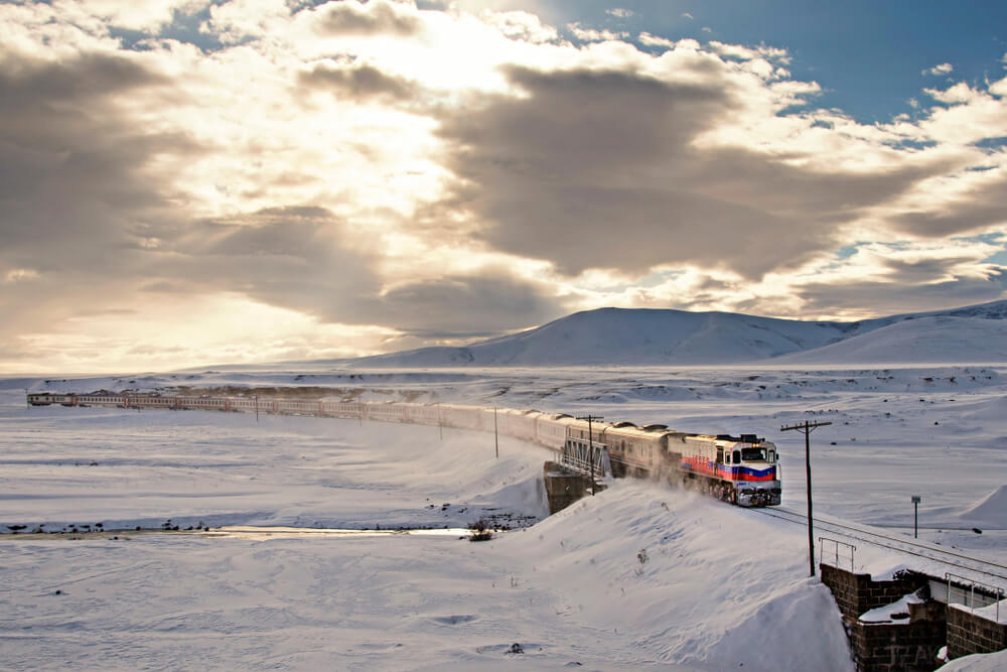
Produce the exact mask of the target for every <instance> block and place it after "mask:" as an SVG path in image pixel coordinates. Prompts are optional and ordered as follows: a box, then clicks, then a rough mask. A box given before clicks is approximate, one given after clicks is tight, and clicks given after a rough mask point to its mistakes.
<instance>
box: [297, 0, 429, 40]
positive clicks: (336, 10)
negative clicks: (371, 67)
mask: <svg viewBox="0 0 1007 672" xmlns="http://www.w3.org/2000/svg"><path fill="white" fill-rule="evenodd" d="M314 25H315V29H316V30H317V31H318V32H319V33H321V34H323V35H327V36H348V35H352V36H361V35H363V36H367V35H377V34H380V35H390V36H397V37H410V36H413V35H417V34H419V33H420V32H421V31H422V28H423V23H422V21H421V20H420V19H419V17H418V15H417V13H416V8H415V6H413V5H410V4H409V3H405V2H394V1H393V0H370V1H369V2H361V1H360V0H341V1H340V2H330V3H327V4H326V5H323V6H322V8H321V9H320V10H318V11H317V13H316V18H315V22H314Z"/></svg>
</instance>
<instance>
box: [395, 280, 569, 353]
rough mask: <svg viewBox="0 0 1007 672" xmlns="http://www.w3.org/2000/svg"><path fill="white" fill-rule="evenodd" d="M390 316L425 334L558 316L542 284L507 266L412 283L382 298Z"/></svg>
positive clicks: (474, 331)
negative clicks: (521, 277)
mask: <svg viewBox="0 0 1007 672" xmlns="http://www.w3.org/2000/svg"><path fill="white" fill-rule="evenodd" d="M381 305H382V310H383V311H386V312H388V313H389V317H388V318H387V319H388V320H389V321H394V320H398V321H399V325H400V327H399V328H403V329H405V330H406V331H409V332H412V333H414V334H417V335H419V336H423V337H425V338H457V337H461V336H466V337H475V336H485V335H490V334H496V333H500V332H501V331H508V330H512V329H515V328H522V327H532V326H536V325H538V324H541V323H543V322H546V321H548V320H551V319H555V318H556V317H559V316H560V315H561V314H562V313H563V311H562V309H561V307H560V305H559V303H558V302H557V301H556V300H555V299H554V298H551V297H549V296H547V295H546V294H545V293H544V291H543V289H542V288H539V287H535V286H533V285H530V284H529V283H527V282H525V281H522V280H519V279H517V278H514V277H513V276H511V275H510V274H508V273H506V272H505V271H502V270H500V271H489V272H483V273H481V274H480V275H478V276H461V275H455V276H449V277H444V278H438V279H436V280H428V281H422V282H416V283H411V284H408V285H404V286H401V287H397V288H395V289H393V290H391V291H389V292H387V293H386V294H385V295H384V296H383V297H382V298H381Z"/></svg>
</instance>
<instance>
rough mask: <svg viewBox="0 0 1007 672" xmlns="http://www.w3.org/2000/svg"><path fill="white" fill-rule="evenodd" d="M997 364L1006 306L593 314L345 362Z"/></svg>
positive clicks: (1005, 352)
mask: <svg viewBox="0 0 1007 672" xmlns="http://www.w3.org/2000/svg"><path fill="white" fill-rule="evenodd" d="M765 360H773V361H779V362H780V363H794V364H833V363H848V364H857V363H879V362H886V363H898V362H906V363H912V362H945V363H956V362H969V363H973V362H1004V361H1007V300H1004V301H996V302H993V303H986V304H981V305H975V306H966V307H963V308H954V309H949V310H943V311H933V312H928V313H910V314H904V315H894V316H890V317H883V318H877V319H873V320H864V321H860V322H814V321H801V320H783V319H775V318H768V317H757V316H752V315H744V314H738V313H721V312H706V313H694V312H688V311H681V310H652V309H621V308H602V309H599V310H592V311H586V312H581V313H575V314H573V315H569V316H567V317H564V318H561V319H558V320H555V321H554V322H549V323H548V324H545V325H543V326H541V327H538V328H536V329H531V330H529V331H525V332H522V333H519V334H514V335H510V336H504V337H500V338H495V339H491V340H487V341H481V342H478V343H473V344H471V345H468V346H464V347H434V348H422V349H419V350H410V351H405V352H399V353H392V354H388V355H380V356H377V357H367V358H362V359H359V360H354V363H355V364H359V365H365V366H396V367H417V366H419V367H429V366H578V365H638V364H647V365H717V364H737V363H752V362H761V361H765Z"/></svg>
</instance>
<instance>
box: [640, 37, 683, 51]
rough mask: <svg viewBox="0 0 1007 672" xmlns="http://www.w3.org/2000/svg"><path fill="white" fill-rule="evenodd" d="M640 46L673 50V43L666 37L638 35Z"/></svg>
mask: <svg viewBox="0 0 1007 672" xmlns="http://www.w3.org/2000/svg"><path fill="white" fill-rule="evenodd" d="M639 39H640V44H642V45H644V46H646V47H664V48H665V49H674V48H675V41H674V40H669V39H668V38H666V37H659V36H657V35H651V34H650V33H640V38H639Z"/></svg>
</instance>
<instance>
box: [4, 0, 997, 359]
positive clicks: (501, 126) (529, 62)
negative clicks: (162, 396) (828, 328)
mask: <svg viewBox="0 0 1007 672" xmlns="http://www.w3.org/2000/svg"><path fill="white" fill-rule="evenodd" d="M120 4H121V3H120ZM505 5H509V3H504V2H499V3H496V4H495V5H494V7H497V8H499V7H503V6H505ZM423 6H424V7H429V6H430V5H429V4H426V3H424V5H423ZM467 7H471V8H472V11H467V9H466V8H467ZM486 8H487V5H486V4H485V3H461V4H453V5H451V6H450V7H448V6H447V5H445V7H444V10H443V11H437V10H429V9H420V8H418V7H417V6H416V5H415V4H413V3H411V2H392V1H391V0H371V1H370V2H366V3H365V2H360V1H358V0H343V1H340V2H328V3H299V2H286V1H285V0H231V1H228V2H214V3H212V4H207V3H205V2H196V1H195V0H193V2H191V3H190V2H176V3H163V4H159V5H158V4H157V3H143V4H135V7H134V9H132V10H131V11H135V12H136V13H135V14H128V13H127V12H126V10H125V9H123V10H122V11H119V10H117V9H116V7H114V6H113V5H111V4H108V3H106V4H101V3H99V4H89V3H80V2H70V1H69V0H65V1H61V2H58V3H54V4H45V3H34V4H27V5H10V4H8V5H2V4H0V30H2V31H3V33H4V35H5V37H6V38H7V39H5V40H4V42H3V44H2V45H0V58H2V59H3V62H4V68H3V70H2V71H0V115H2V118H3V120H4V123H3V125H2V126H0V198H2V199H3V203H4V208H3V212H2V213H0V308H2V310H3V314H4V320H3V321H2V323H0V344H2V346H3V348H5V350H4V352H5V355H4V357H3V359H2V360H0V365H2V364H4V363H5V362H11V361H14V359H15V358H18V357H20V358H21V359H19V360H18V362H19V363H18V365H17V366H22V363H23V362H27V361H29V360H31V359H32V354H31V353H36V357H37V358H50V359H49V360H48V361H51V362H59V363H60V366H64V365H65V366H72V362H74V361H77V362H85V363H87V367H91V366H97V365H98V364H100V363H101V362H106V365H107V366H112V364H107V362H111V361H112V359H110V358H114V357H119V358H120V359H119V360H116V361H130V362H137V361H151V362H155V361H156V362H157V363H158V365H161V364H164V365H167V364H165V363H169V362H171V361H178V362H179V365H181V363H185V362H189V361H195V359H196V358H199V357H202V356H203V354H200V353H201V352H203V353H205V352H212V353H219V358H220V361H225V360H228V359H235V360H247V359H254V358H255V357H257V356H258V357H260V358H262V357H267V356H269V357H310V356H312V353H317V354H319V355H320V356H345V355H347V354H352V353H353V352H361V353H363V352H367V353H373V352H375V351H378V350H381V349H387V348H391V347H407V346H408V347H413V346H419V345H424V344H426V343H429V342H443V341H455V340H457V339H460V338H468V337H472V336H474V335H488V334H492V333H500V332H505V331H510V330H514V329H520V328H525V327H529V326H533V325H535V324H537V323H540V322H542V321H545V320H548V319H551V318H553V317H556V316H558V315H560V314H562V313H564V312H567V311H570V310H574V309H581V308H591V307H598V306H601V305H624V306H635V305H646V306H650V307H695V308H704V309H709V308H719V309H738V308H747V309H749V310H751V311H752V312H768V313H774V314H790V315H793V314H800V311H802V310H803V309H804V308H806V307H810V308H811V309H813V310H814V311H816V312H817V313H818V314H830V311H831V314H844V315H853V314H855V313H857V316H861V315H867V314H870V313H871V312H876V311H885V310H888V309H889V308H890V307H891V303H892V301H891V300H889V299H888V298H886V297H887V296H895V297H898V298H899V300H904V301H905V302H906V305H907V306H916V305H920V306H924V304H925V303H926V300H927V299H926V297H927V291H928V287H929V288H930V291H931V292H932V295H931V296H932V297H933V301H934V302H935V303H941V304H942V305H944V302H945V301H947V302H954V300H955V299H956V298H960V299H962V300H964V299H965V298H966V297H978V298H977V300H987V299H989V298H996V297H995V296H993V295H994V294H996V293H997V292H1002V291H1003V282H1002V270H1003V269H1002V267H1001V266H998V265H997V264H994V263H991V262H989V261H986V260H988V259H990V258H995V255H996V254H997V253H998V252H1001V251H1002V249H1003V244H1004V241H1005V240H1007V238H1005V237H1004V235H1005V234H1007V217H1005V216H1004V214H1003V206H1002V204H1003V203H1004V202H1005V200H1007V187H1005V185H1007V154H1005V153H1004V148H1003V143H1002V141H1001V140H998V138H1001V139H1002V138H1003V137H1007V114H1005V103H1004V98H1005V92H1007V79H1003V80H999V81H993V82H989V83H986V82H983V83H975V82H973V83H971V84H969V83H964V82H953V81H949V82H947V83H946V84H944V85H942V86H940V87H936V88H932V89H929V90H927V91H926V92H925V93H926V95H927V96H928V97H921V99H920V100H921V102H920V103H919V106H918V108H917V109H916V110H915V111H914V114H913V115H912V117H910V116H908V115H907V116H905V117H901V118H897V119H893V120H891V121H890V122H889V123H877V124H869V125H867V124H860V123H858V122H857V121H856V120H855V119H853V118H851V117H849V116H847V115H845V114H843V112H842V111H841V110H821V109H815V108H814V103H815V100H816V96H817V94H818V93H819V92H820V91H821V90H822V87H821V86H819V84H817V83H816V82H811V81H801V80H796V79H793V77H792V76H791V74H790V73H789V72H788V71H787V69H786V68H785V67H783V66H785V65H787V64H788V63H789V59H790V55H789V54H788V53H787V52H786V51H784V50H782V49H778V48H774V47H768V46H766V45H738V44H729V43H726V42H720V41H715V42H710V43H709V44H705V45H704V44H700V43H699V42H698V41H696V40H692V39H682V40H678V41H673V40H669V39H666V38H663V37H659V36H655V35H652V34H649V33H645V32H644V33H640V34H639V36H638V42H639V45H641V46H638V45H636V44H634V43H633V42H632V41H631V40H630V39H629V38H628V37H627V36H626V35H624V34H623V33H617V32H608V31H605V30H604V28H603V27H598V26H592V25H587V24H583V25H576V26H575V29H576V33H579V35H580V37H579V39H577V40H572V41H570V40H565V39H561V38H560V36H559V35H560V34H559V32H558V31H557V30H556V28H555V27H553V26H551V25H549V24H548V23H547V22H545V21H544V20H543V19H542V18H540V16H539V15H538V14H536V13H532V12H531V11H526V12H514V11H510V12H490V13H484V12H483V10H484V9H486ZM609 16H614V17H615V18H617V19H618V18H626V17H625V16H620V15H619V14H618V13H610V15H609ZM166 17H168V18H166ZM172 17H173V18H174V19H176V20H179V21H182V23H184V24H185V25H186V26H189V27H190V28H191V23H192V21H194V20H201V21H203V24H202V26H201V30H203V31H204V33H203V34H202V35H200V36H198V37H188V38H182V37H171V36H172V35H179V34H188V33H186V31H182V30H178V28H179V26H178V25H174V26H173V27H172V29H170V30H168V29H167V26H168V24H167V23H166V22H167V21H168V20H170V19H171V18H172ZM197 17H198V18H197ZM606 21H611V19H606ZM128 26H134V28H133V29H134V30H142V31H145V32H146V33H147V34H148V36H149V39H141V40H139V41H133V42H131V43H130V44H129V46H128V47H127V46H124V43H123V42H121V41H120V40H119V38H118V37H116V36H115V35H116V33H117V29H120V28H126V27H128ZM190 32H191V31H190ZM186 40H191V41H186ZM197 42H198V44H197ZM644 47H653V49H648V50H643V48H644ZM946 74H949V75H950V74H952V73H946ZM963 235H966V236H970V237H974V238H975V239H976V240H979V239H981V240H982V241H984V242H983V243H982V244H978V243H970V244H968V245H966V244H964V243H961V242H960V241H959V240H958V239H959V238H960V237H961V236H963ZM897 245H901V246H903V247H898V246H897ZM849 246H854V247H855V248H856V252H855V253H854V254H851V255H849V256H843V255H837V252H836V251H837V250H838V249H846V248H848V247H849ZM942 250H952V251H953V254H949V253H945V252H943V251H942ZM886 292H889V294H886ZM830 306H831V308H830ZM858 311H859V312H858ZM243 338H247V340H248V341H249V343H248V344H236V343H234V341H238V340H241V339H243ZM229 340H230V341H231V342H230V343H229ZM61 353H62V354H61ZM152 353H161V354H160V355H157V354H152ZM257 353H258V354H257ZM131 357H132V358H133V359H130V358H131ZM140 357H148V358H150V359H149V360H147V359H143V360H141V359H139V358H140ZM173 358H175V359H174V360H173ZM179 358H180V359H179ZM34 361H35V365H36V366H44V362H45V361H47V360H45V359H35V360H34ZM12 366H13V365H12ZM152 366H153V364H152Z"/></svg>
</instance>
